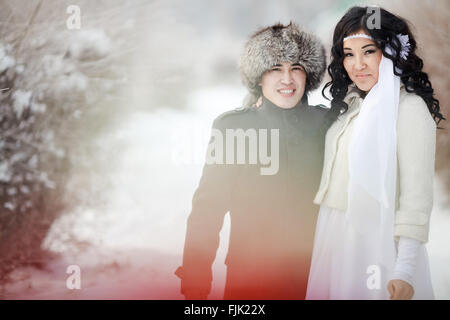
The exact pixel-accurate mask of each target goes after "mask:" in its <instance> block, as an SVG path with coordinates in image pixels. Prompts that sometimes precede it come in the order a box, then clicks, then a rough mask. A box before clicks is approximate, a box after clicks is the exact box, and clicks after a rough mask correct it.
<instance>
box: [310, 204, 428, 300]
mask: <svg viewBox="0 0 450 320" xmlns="http://www.w3.org/2000/svg"><path fill="white" fill-rule="evenodd" d="M374 245H375V243H374V241H373V239H370V238H369V237H368V236H365V235H363V234H361V233H358V232H356V231H355V230H354V229H353V227H352V225H351V224H350V223H349V222H348V221H347V220H346V217H345V212H342V211H340V210H337V209H333V208H329V207H328V206H326V205H324V204H322V205H321V207H320V211H319V216H318V221H317V226H316V234H315V238H314V249H313V255H312V261H311V269H310V274H309V281H308V288H307V293H306V299H333V300H337V299H349V300H350V299H358V300H368V299H389V292H388V290H387V283H388V282H389V280H391V279H389V276H388V275H390V274H392V270H383V266H382V265H383V262H382V261H377V260H376V259H377V258H376V257H375V255H374V252H375V251H376V250H375V248H374ZM413 287H414V290H415V294H414V297H413V299H433V298H434V296H433V289H432V285H431V278H430V270H429V262H428V255H427V251H426V248H425V246H424V245H423V244H422V245H421V246H420V247H419V254H418V260H417V265H416V271H415V274H414V277H413Z"/></svg>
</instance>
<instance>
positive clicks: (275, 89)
mask: <svg viewBox="0 0 450 320" xmlns="http://www.w3.org/2000/svg"><path fill="white" fill-rule="evenodd" d="M305 83H306V73H305V71H304V70H303V67H302V66H301V65H299V64H297V63H295V64H291V63H289V62H283V63H282V64H277V65H275V66H273V67H272V68H271V69H270V70H268V71H266V72H265V73H264V74H263V76H262V77H261V82H260V83H259V84H260V85H261V89H262V93H263V96H264V97H265V98H266V99H268V100H269V101H270V102H272V103H273V104H274V105H276V106H278V107H280V108H284V109H290V108H293V107H295V106H296V105H297V103H298V102H299V101H300V99H301V98H302V97H303V93H304V92H305Z"/></svg>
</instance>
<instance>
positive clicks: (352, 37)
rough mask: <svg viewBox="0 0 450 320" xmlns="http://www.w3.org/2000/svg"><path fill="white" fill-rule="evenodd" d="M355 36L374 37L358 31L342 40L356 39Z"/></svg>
mask: <svg viewBox="0 0 450 320" xmlns="http://www.w3.org/2000/svg"><path fill="white" fill-rule="evenodd" d="M354 38H366V39H370V40H373V38H372V37H371V36H369V35H367V34H365V33H357V34H354V35H351V36H348V37H345V38H344V40H343V41H342V42H344V41H345V40H348V39H354Z"/></svg>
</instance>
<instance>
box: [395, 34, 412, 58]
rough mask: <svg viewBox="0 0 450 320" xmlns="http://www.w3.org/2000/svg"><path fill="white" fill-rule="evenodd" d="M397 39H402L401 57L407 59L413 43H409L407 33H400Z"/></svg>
mask: <svg viewBox="0 0 450 320" xmlns="http://www.w3.org/2000/svg"><path fill="white" fill-rule="evenodd" d="M397 39H398V41H400V44H401V45H402V49H401V50H400V57H402V58H403V59H404V60H406V59H407V58H408V53H409V49H410V48H411V44H410V43H409V37H408V35H407V34H398V35H397Z"/></svg>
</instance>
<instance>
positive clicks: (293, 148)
mask: <svg viewBox="0 0 450 320" xmlns="http://www.w3.org/2000/svg"><path fill="white" fill-rule="evenodd" d="M379 12H380V26H379V28H372V29H370V28H368V24H367V21H368V19H369V17H370V16H371V14H370V13H369V12H368V8H363V7H353V8H351V9H350V10H349V11H348V12H347V13H346V14H345V15H344V16H343V17H342V19H341V20H340V21H339V23H338V24H337V26H336V28H335V30H334V36H333V46H332V49H331V64H330V66H329V67H328V72H329V75H330V77H331V81H330V82H329V83H327V84H326V86H325V88H329V90H330V94H331V96H332V100H331V108H330V109H327V108H324V107H322V106H311V105H309V104H308V98H307V93H308V92H310V91H311V90H313V89H315V88H317V87H318V86H319V84H320V82H321V80H322V78H323V74H324V72H325V65H326V58H325V51H324V47H323V45H322V44H321V42H320V41H319V40H318V39H317V38H316V37H315V36H314V35H311V34H308V33H306V32H304V31H302V30H300V29H299V27H298V26H296V25H294V24H292V23H291V24H289V25H288V26H283V25H280V24H278V25H274V26H270V27H267V28H264V29H261V30H259V31H258V32H256V33H255V34H254V35H253V36H251V37H250V39H249V41H248V42H247V43H246V45H245V49H244V52H243V54H242V56H241V65H240V70H241V77H242V81H243V83H244V84H245V85H246V87H247V88H248V90H249V92H250V94H249V96H248V97H247V99H246V102H245V106H244V107H243V108H239V109H236V110H233V111H229V112H226V113H224V114H222V115H220V116H219V117H218V118H216V119H215V121H214V124H213V129H214V130H219V131H220V132H222V133H223V136H224V137H227V138H228V136H227V133H229V132H231V131H234V132H237V131H238V130H241V132H247V133H248V132H249V131H248V130H250V129H251V130H254V131H255V132H258V131H259V132H261V129H265V130H269V131H272V130H277V133H278V135H276V136H275V137H277V138H278V140H277V139H274V138H273V137H272V138H271V139H270V141H269V142H268V144H269V146H268V145H266V146H264V148H266V149H265V150H274V149H273V148H272V147H273V144H274V143H277V148H278V159H277V161H278V167H277V169H278V170H277V172H276V173H275V174H269V175H264V174H261V170H260V169H261V168H263V167H264V165H263V163H261V161H259V162H257V163H256V164H254V163H242V162H240V163H238V164H235V163H228V162H227V163H224V162H219V163H207V164H205V166H204V169H203V174H202V177H201V180H200V183H199V186H198V188H197V190H196V192H195V194H194V197H193V201H192V212H191V214H190V216H189V218H188V221H187V231H186V241H185V247H184V256H183V264H182V266H181V267H179V268H178V269H177V271H176V275H177V276H178V277H180V278H181V293H182V294H184V295H185V297H186V298H187V299H206V298H207V296H208V294H209V292H210V290H211V282H212V269H211V267H212V263H213V261H214V259H215V256H216V251H217V248H218V245H219V232H220V230H221V228H222V225H223V219H224V215H225V214H226V213H227V212H229V213H230V221H231V230H230V239H229V250H228V254H227V257H226V261H225V263H226V265H227V277H226V285H225V295H224V299H305V298H306V299H411V298H414V299H432V298H433V290H432V285H431V279H430V271H429V263H428V257H427V253H426V249H425V246H424V244H425V243H426V242H427V241H428V231H429V217H430V212H431V209H432V200H433V175H434V157H435V140H436V123H439V121H440V120H442V119H443V116H442V114H440V112H439V102H438V101H437V100H436V99H434V98H433V89H432V86H431V83H430V81H429V80H428V76H427V74H426V73H424V72H422V65H423V63H422V60H421V59H420V58H419V57H418V56H417V55H416V54H415V50H416V42H415V40H414V37H413V35H412V34H411V32H410V29H409V27H408V25H407V23H406V22H405V21H404V20H403V19H402V18H400V17H397V16H395V15H393V14H391V13H389V12H387V11H386V10H384V9H381V8H380V11H379ZM215 139H217V135H214V136H213V137H212V138H211V141H210V146H211V144H213V143H215V141H214V140H215ZM259 139H261V137H259ZM250 140H251V137H250V134H249V135H248V136H246V140H245V141H250ZM275 140H277V141H275ZM266 141H267V139H266ZM260 142H261V141H260ZM217 145H221V146H223V150H219V151H218V150H217V148H216V149H215V150H213V151H211V148H210V149H209V150H208V152H215V153H217V152H220V153H221V154H222V155H223V158H225V157H226V156H227V153H231V154H229V156H230V157H234V155H235V154H236V151H239V150H237V147H236V146H233V147H232V148H231V150H230V148H225V146H227V145H228V146H230V144H228V142H222V143H220V144H217V143H216V144H215V146H217ZM259 147H260V148H261V143H260V144H259ZM252 152H255V150H254V149H253V148H250V147H249V146H248V145H246V147H245V156H246V159H248V158H249V157H250V156H251V153H252ZM216 155H217V154H216ZM227 159H228V158H227ZM247 162H248V161H247ZM316 205H320V208H319V207H318V206H316Z"/></svg>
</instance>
